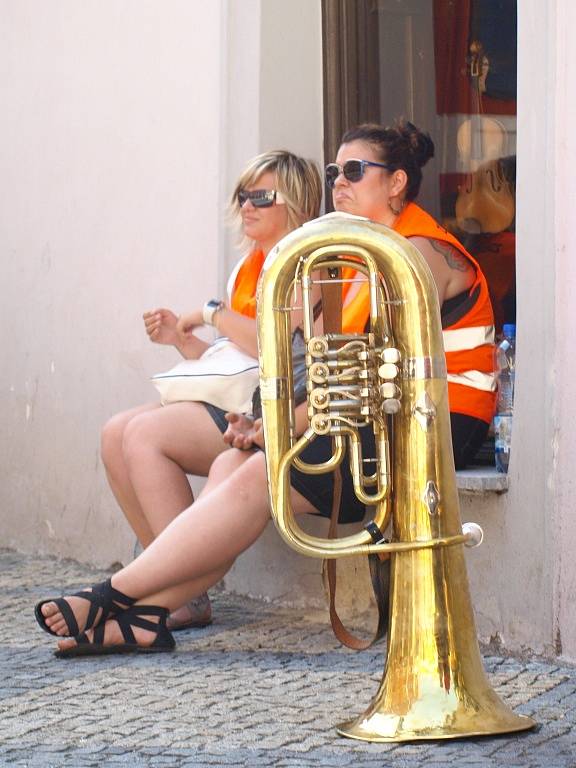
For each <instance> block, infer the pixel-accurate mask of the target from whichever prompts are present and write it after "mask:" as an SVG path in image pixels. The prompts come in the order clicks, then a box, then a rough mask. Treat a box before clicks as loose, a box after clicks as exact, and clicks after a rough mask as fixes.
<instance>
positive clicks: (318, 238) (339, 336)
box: [258, 213, 535, 742]
mask: <svg viewBox="0 0 576 768" xmlns="http://www.w3.org/2000/svg"><path fill="white" fill-rule="evenodd" d="M343 268H351V269H347V274H348V273H351V272H353V274H355V275H358V276H360V279H362V280H364V281H367V283H368V290H369V294H370V330H369V332H366V333H363V334H354V335H346V334H343V333H337V332H336V333H321V334H316V335H315V329H314V317H313V301H312V298H311V296H312V290H313V286H314V284H315V283H317V282H319V281H320V282H321V281H324V280H327V281H330V280H331V279H335V280H336V281H338V280H340V277H339V275H341V270H342V269H343ZM355 279H356V278H355ZM296 293H298V294H299V296H300V298H301V300H302V310H303V332H304V339H305V344H306V369H307V382H306V389H307V409H308V428H307V429H306V431H305V432H304V434H303V435H301V436H300V437H298V436H297V435H296V434H295V429H294V398H293V372H292V351H291V322H290V314H291V313H290V309H291V307H292V306H293V297H294V295H295V294H296ZM258 337H259V338H258V341H259V350H260V352H259V354H260V388H261V399H262V416H263V426H264V435H265V443H266V463H267V473H268V484H269V492H270V502H271V509H272V516H273V519H274V521H275V523H276V526H277V528H278V530H279V532H280V534H281V535H282V537H283V538H284V539H285V540H286V542H287V543H288V544H289V545H290V546H291V547H293V548H294V549H295V550H297V551H298V552H301V553H302V554H304V555H308V556H311V557H320V558H337V557H344V556H350V555H356V554H366V555H368V554H371V553H376V554H381V555H388V554H389V555H390V560H391V565H390V568H391V574H390V575H391V578H390V617H389V631H388V643H387V656H386V665H385V670H384V675H383V679H382V682H381V684H380V687H379V689H378V691H377V693H376V695H375V696H374V698H373V700H372V702H371V704H370V705H369V707H368V709H367V710H366V712H364V714H362V715H360V716H359V717H357V718H355V719H353V720H350V721H349V722H346V723H343V724H341V725H340V726H338V728H337V730H338V732H339V733H340V734H341V735H343V736H347V737H350V738H354V739H361V740H364V741H375V742H397V741H412V740H418V739H447V738H462V737H465V736H478V735H488V734H498V733H507V732H512V731H521V730H525V729H528V728H531V727H533V726H534V724H535V723H534V721H533V720H531V719H530V718H528V717H524V716H522V715H517V714H516V713H514V712H513V711H512V710H510V709H509V708H508V707H507V706H506V705H505V704H504V703H503V702H502V701H501V700H500V699H499V697H498V696H497V695H496V693H495V692H494V690H493V689H492V688H491V686H490V684H489V682H488V680H487V679H486V676H485V673H484V670H483V666H482V660H481V656H480V651H479V648H478V642H477V638H476V630H475V626H474V616H473V611H472V604H471V599H470V595H469V590H468V579H467V575H466V566H465V562H464V545H467V546H476V545H477V544H479V543H480V541H481V539H482V531H481V529H480V528H479V527H478V526H476V525H474V524H468V525H465V526H464V527H462V525H461V521H460V512H459V505H458V493H457V488H456V478H455V472H454V460H453V455H452V443H451V432H450V416H449V408H448V389H447V383H446V358H445V355H444V347H443V341H442V328H441V322H440V311H439V306H438V296H437V291H436V286H435V284H434V281H433V278H432V275H431V273H430V270H429V269H428V266H427V264H426V263H425V261H424V259H423V258H422V256H421V255H420V253H419V251H418V250H417V249H416V248H415V247H414V246H413V245H411V244H410V242H409V241H408V240H406V239H405V238H403V237H401V236H400V235H398V234H396V233H395V232H393V231H392V230H390V229H388V228H387V227H384V226H381V225H379V224H375V223H374V222H371V221H369V220H367V219H363V218H361V217H357V216H351V215H348V214H341V213H333V214H328V215H326V216H322V217H320V218H319V219H315V220H314V221H312V222H309V223H308V224H305V225H304V226H303V227H301V228H300V229H298V230H295V231H294V232H292V233H290V234H289V235H287V236H286V237H285V238H284V239H283V240H281V241H280V243H278V244H277V245H276V246H275V248H273V249H272V251H271V252H270V254H269V255H268V258H267V259H266V262H265V264H264V268H263V272H262V277H261V281H260V286H259V297H258ZM367 426H368V427H371V429H372V430H373V431H374V437H375V444H376V455H375V456H374V457H365V456H363V454H362V446H361V441H360V437H359V430H360V428H362V427H367ZM318 435H328V436H330V437H331V438H332V456H331V458H330V459H329V460H328V461H326V462H324V463H323V464H322V465H309V464H306V463H305V462H304V461H303V460H302V459H301V458H300V454H301V452H302V451H303V449H304V448H305V447H306V446H307V445H308V444H309V443H310V442H311V441H313V440H315V439H317V437H318ZM346 446H348V448H349V457H350V458H349V460H350V469H351V474H352V477H353V481H354V490H355V493H356V495H357V496H358V497H359V498H360V499H362V501H363V502H364V503H365V504H367V505H370V506H372V507H373V508H374V515H373V519H372V521H371V523H369V524H368V525H367V526H366V527H365V528H364V529H363V530H362V531H360V532H358V533H355V534H353V535H350V536H345V537H342V538H339V539H327V538H318V537H314V536H311V535H310V534H308V533H306V532H304V531H303V530H302V529H301V528H300V527H299V526H298V524H297V523H296V520H295V516H294V514H293V511H292V508H291V504H290V475H289V472H290V467H291V465H292V464H295V465H296V466H297V467H298V469H299V470H300V471H303V472H310V473H318V472H330V471H333V470H334V468H335V467H336V466H338V464H339V463H340V462H341V461H342V460H343V456H344V455H345V447H346ZM368 466H370V470H366V467H368ZM387 531H388V532H387ZM385 535H387V536H388V538H386V539H385V538H384V537H385Z"/></svg>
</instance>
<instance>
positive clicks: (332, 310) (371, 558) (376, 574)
mask: <svg viewBox="0 0 576 768" xmlns="http://www.w3.org/2000/svg"><path fill="white" fill-rule="evenodd" d="M329 275H330V277H331V278H334V283H333V284H330V283H328V282H324V283H322V314H323V322H324V333H325V334H327V333H336V334H339V333H342V287H341V286H342V284H341V282H340V281H339V278H340V270H339V269H338V270H336V269H331V270H329ZM341 497H342V473H341V470H340V467H339V466H338V467H336V469H335V470H334V491H333V496H332V512H331V515H330V527H329V529H328V538H330V539H334V538H336V533H337V527H338V515H339V512H340V501H341ZM368 562H369V566H370V577H371V579H372V587H373V589H374V597H375V598H376V605H377V606H378V626H377V627H376V631H375V633H374V636H373V637H371V638H368V639H366V640H363V639H361V638H359V637H356V636H355V635H353V634H352V633H351V632H349V631H348V630H347V629H346V627H345V626H344V624H343V623H342V620H341V619H340V616H339V615H338V612H337V610H336V560H335V559H329V560H324V569H325V572H326V575H327V577H328V592H329V607H330V622H331V624H332V630H333V632H334V634H335V635H336V638H337V639H338V640H339V641H340V642H341V643H342V644H343V645H346V646H348V648H353V649H354V650H357V651H362V650H365V649H366V648H369V647H370V646H371V645H373V644H374V643H375V642H377V641H378V640H379V639H380V638H381V637H383V636H384V635H385V634H386V632H387V630H388V610H389V599H390V598H389V594H390V590H389V567H390V558H389V557H387V558H386V559H384V560H382V559H381V558H380V557H379V556H378V555H368Z"/></svg>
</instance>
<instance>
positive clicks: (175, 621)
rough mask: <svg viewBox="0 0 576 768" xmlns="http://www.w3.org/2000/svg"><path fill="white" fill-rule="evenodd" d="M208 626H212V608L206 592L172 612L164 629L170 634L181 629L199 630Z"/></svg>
mask: <svg viewBox="0 0 576 768" xmlns="http://www.w3.org/2000/svg"><path fill="white" fill-rule="evenodd" d="M209 624H212V606H211V605H210V598H209V597H208V595H207V594H206V592H203V593H202V594H201V595H198V597H195V598H193V599H192V600H190V601H189V602H187V603H186V604H185V605H183V606H182V607H181V608H177V609H176V610H175V611H172V613H171V614H170V616H168V620H167V621H166V627H167V628H168V629H169V630H170V631H171V632H178V631H180V630H181V629H200V628H201V627H207V626H208V625H209Z"/></svg>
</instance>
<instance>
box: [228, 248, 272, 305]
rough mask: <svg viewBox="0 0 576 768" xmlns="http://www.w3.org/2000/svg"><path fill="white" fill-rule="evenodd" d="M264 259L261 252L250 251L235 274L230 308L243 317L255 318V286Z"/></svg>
mask: <svg viewBox="0 0 576 768" xmlns="http://www.w3.org/2000/svg"><path fill="white" fill-rule="evenodd" d="M265 258H266V257H265V256H264V252H263V251H260V250H255V251H251V252H250V253H249V254H248V256H246V257H245V258H244V260H243V261H242V263H241V264H240V268H239V269H238V272H237V273H236V279H235V280H234V287H233V288H232V297H231V300H230V307H231V308H232V309H233V310H234V311H235V312H239V313H240V314H241V315H244V316H245V317H253V318H255V317H256V286H257V285H258V278H259V277H260V272H261V271H262V267H263V265H264V260H265Z"/></svg>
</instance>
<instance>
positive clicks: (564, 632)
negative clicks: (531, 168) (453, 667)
mask: <svg viewBox="0 0 576 768" xmlns="http://www.w3.org/2000/svg"><path fill="white" fill-rule="evenodd" d="M575 25H576V6H575V5H574V4H573V3H568V2H563V3H560V4H558V13H557V18H556V25H555V34H556V46H555V50H556V73H557V75H556V98H555V104H554V119H555V132H554V147H555V166H556V168H557V169H562V172H561V173H560V172H559V173H557V174H556V175H555V192H554V194H555V218H554V228H555V230H556V247H555V261H556V285H557V297H556V302H555V324H556V349H555V355H554V359H555V365H554V369H553V374H554V375H555V379H556V382H555V384H556V386H555V389H556V392H557V398H558V399H557V403H556V408H555V413H554V439H553V450H554V456H555V462H556V468H557V471H556V482H555V484H554V493H555V505H554V510H553V515H552V516H551V517H552V526H553V528H554V536H555V538H556V546H555V548H554V561H555V572H554V607H555V611H556V612H557V616H556V624H555V627H554V640H555V644H556V648H557V651H558V652H559V653H562V654H563V655H565V656H566V657H567V658H570V659H576V610H575V608H574V595H575V594H576V558H575V553H576V515H575V514H574V511H575V506H576V503H575V496H574V494H575V492H576V483H575V472H574V467H575V466H576V402H575V398H574V382H575V381H576V354H575V345H574V330H575V327H576V309H575V303H574V296H575V295H576V265H575V263H574V254H575V253H576V233H575V230H574V212H575V211H576V187H575V185H574V178H575V177H576V148H575V146H574V136H575V134H576V109H575V103H574V94H575V93H576V56H575V55H574V47H573V42H572V34H571V33H572V30H574V29H575ZM544 364H546V360H544Z"/></svg>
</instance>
